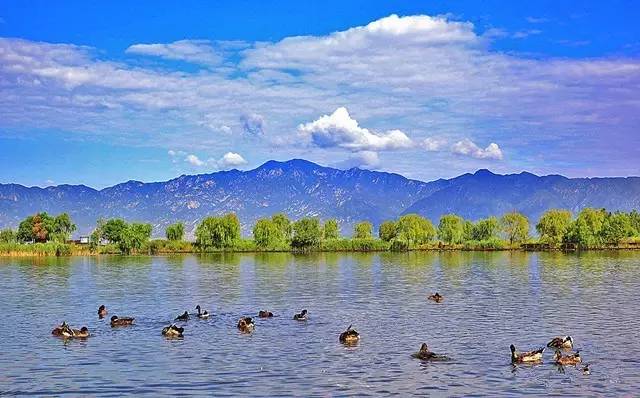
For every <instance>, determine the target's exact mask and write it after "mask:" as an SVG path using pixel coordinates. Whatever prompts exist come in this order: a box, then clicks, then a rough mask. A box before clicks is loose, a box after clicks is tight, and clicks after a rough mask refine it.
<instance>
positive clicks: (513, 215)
mask: <svg viewBox="0 0 640 398" xmlns="http://www.w3.org/2000/svg"><path fill="white" fill-rule="evenodd" d="M75 230H76V226H75V224H73V222H72V220H71V218H70V217H69V215H68V214H66V213H62V214H60V215H58V216H55V217H54V216H50V215H48V214H47V213H37V214H35V215H33V216H29V217H27V218H26V219H24V220H23V221H22V222H20V224H19V226H18V229H17V230H16V231H14V230H11V229H5V230H2V231H0V243H11V242H17V243H27V242H50V241H53V242H65V241H66V240H67V239H69V237H70V236H71V234H72V233H73V232H74V231H75ZM530 231H531V227H530V223H529V219H528V218H527V217H526V216H525V215H523V214H521V213H519V212H510V213H506V214H504V215H502V216H501V217H500V218H498V217H488V218H485V219H481V220H477V221H475V222H472V221H470V220H465V219H464V218H462V217H460V216H458V215H455V214H447V215H443V216H442V217H440V219H439V222H438V224H437V225H434V224H433V223H432V222H431V220H429V219H428V218H425V217H422V216H420V215H417V214H407V215H403V216H401V217H399V218H398V219H396V220H387V221H384V222H383V223H381V224H380V225H379V227H378V230H377V231H376V232H377V233H376V232H374V227H373V225H372V224H371V223H370V222H368V221H360V222H358V223H356V224H355V225H354V226H353V232H352V235H351V237H349V238H347V237H343V236H341V233H340V225H339V222H338V220H336V219H333V218H332V219H327V220H324V222H321V220H320V219H319V218H317V217H305V218H301V219H298V220H296V221H292V220H290V219H289V218H288V217H287V216H286V215H285V214H282V213H278V214H275V215H273V216H272V217H269V218H260V219H258V220H257V221H256V223H255V224H254V226H253V230H252V235H253V239H252V240H247V239H243V238H242V236H241V225H240V220H239V219H238V217H237V216H236V215H235V214H233V213H230V214H226V215H223V216H211V217H206V218H204V219H203V220H202V221H201V222H200V223H199V224H198V225H197V226H196V229H195V242H194V244H195V246H196V248H197V249H199V250H204V251H206V250H212V249H234V248H246V249H253V248H255V249H257V250H283V251H285V250H291V249H293V250H306V249H322V248H325V249H334V250H389V249H391V250H406V249H413V248H421V247H425V246H428V245H431V247H432V246H433V245H438V247H440V245H448V246H452V247H456V245H463V246H464V247H469V248H494V249H499V248H506V247H517V246H519V245H520V244H522V243H525V242H539V243H543V244H546V245H549V246H551V247H557V246H559V245H562V244H567V243H569V244H574V245H576V246H578V247H581V248H594V247H601V246H607V245H609V246H611V245H618V244H620V243H621V242H622V241H624V240H625V239H629V238H634V237H640V213H638V211H636V210H633V211H631V212H613V213H612V212H608V211H606V210H605V209H593V208H585V209H583V210H581V211H580V212H579V213H578V214H577V216H576V217H573V215H572V213H571V212H570V211H568V210H561V209H552V210H549V211H547V212H545V213H544V214H543V215H542V216H541V217H540V219H539V220H538V222H537V223H536V224H535V231H536V232H537V234H538V238H537V240H533V238H532V237H531V236H530ZM184 233H185V228H184V223H182V222H178V223H175V224H171V225H169V226H168V227H167V228H166V230H165V236H166V239H167V242H174V243H176V242H183V241H184ZM151 234H152V226H151V224H147V223H136V222H131V223H129V222H126V221H125V220H123V219H119V218H114V219H108V220H107V219H99V220H98V222H97V225H96V228H95V229H94V231H93V232H92V233H91V236H90V245H91V247H92V248H97V247H98V246H100V245H103V244H111V245H115V246H116V247H117V248H118V250H119V251H120V252H121V253H124V254H129V253H132V252H143V251H144V250H145V249H147V248H148V247H149V242H150V239H151ZM153 242H155V241H153ZM153 242H151V243H153Z"/></svg>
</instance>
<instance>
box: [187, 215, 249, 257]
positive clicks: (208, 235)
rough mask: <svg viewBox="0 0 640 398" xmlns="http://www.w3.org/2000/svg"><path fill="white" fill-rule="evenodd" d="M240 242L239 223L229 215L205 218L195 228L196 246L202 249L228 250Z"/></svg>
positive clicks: (234, 217) (233, 216)
mask: <svg viewBox="0 0 640 398" xmlns="http://www.w3.org/2000/svg"><path fill="white" fill-rule="evenodd" d="M238 240H240V221H239V220H238V217H237V216H236V215H235V214H233V213H231V214H227V215H224V216H222V217H207V218H205V219H204V220H202V222H200V224H199V225H198V227H197V228H196V244H197V245H198V246H199V247H200V248H202V249H210V248H228V247H232V246H233V245H234V244H235V243H236V242H237V241H238Z"/></svg>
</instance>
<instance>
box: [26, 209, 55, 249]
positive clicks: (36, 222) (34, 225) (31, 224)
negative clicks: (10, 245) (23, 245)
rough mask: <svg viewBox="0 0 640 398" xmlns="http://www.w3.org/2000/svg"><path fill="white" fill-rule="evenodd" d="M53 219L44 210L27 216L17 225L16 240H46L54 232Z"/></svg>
mask: <svg viewBox="0 0 640 398" xmlns="http://www.w3.org/2000/svg"><path fill="white" fill-rule="evenodd" d="M54 223H55V219H54V218H53V217H51V216H50V215H48V214H47V213H46V212H42V213H37V214H35V215H33V216H29V217H27V218H25V219H24V220H22V221H21V222H20V225H18V240H19V241H20V242H30V241H35V242H46V241H47V240H49V239H50V238H51V237H52V236H51V235H52V234H54V233H55V228H54Z"/></svg>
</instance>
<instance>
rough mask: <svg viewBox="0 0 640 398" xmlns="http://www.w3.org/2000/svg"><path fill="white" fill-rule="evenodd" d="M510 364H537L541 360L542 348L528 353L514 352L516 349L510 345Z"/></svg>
mask: <svg viewBox="0 0 640 398" xmlns="http://www.w3.org/2000/svg"><path fill="white" fill-rule="evenodd" d="M509 348H511V362H514V363H522V362H539V361H541V360H542V352H543V351H544V347H543V348H540V349H538V350H535V351H528V352H519V353H518V352H516V347H515V346H514V345H513V344H511V347H509Z"/></svg>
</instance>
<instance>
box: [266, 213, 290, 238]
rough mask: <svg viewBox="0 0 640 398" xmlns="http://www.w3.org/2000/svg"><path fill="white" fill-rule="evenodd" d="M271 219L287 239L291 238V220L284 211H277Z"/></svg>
mask: <svg viewBox="0 0 640 398" xmlns="http://www.w3.org/2000/svg"><path fill="white" fill-rule="evenodd" d="M271 221H273V223H274V224H275V225H276V226H277V227H278V230H279V231H280V233H281V234H282V236H283V238H284V239H285V240H286V241H289V240H291V233H292V229H291V221H290V220H289V218H288V217H287V215H286V214H284V213H277V214H274V215H273V216H272V217H271Z"/></svg>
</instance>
